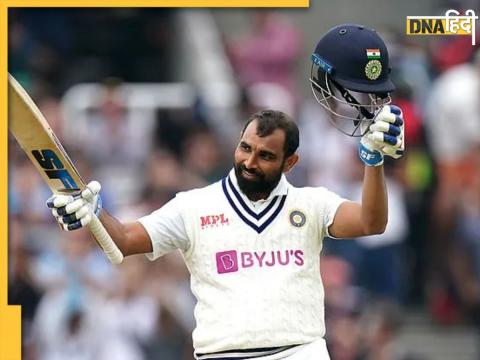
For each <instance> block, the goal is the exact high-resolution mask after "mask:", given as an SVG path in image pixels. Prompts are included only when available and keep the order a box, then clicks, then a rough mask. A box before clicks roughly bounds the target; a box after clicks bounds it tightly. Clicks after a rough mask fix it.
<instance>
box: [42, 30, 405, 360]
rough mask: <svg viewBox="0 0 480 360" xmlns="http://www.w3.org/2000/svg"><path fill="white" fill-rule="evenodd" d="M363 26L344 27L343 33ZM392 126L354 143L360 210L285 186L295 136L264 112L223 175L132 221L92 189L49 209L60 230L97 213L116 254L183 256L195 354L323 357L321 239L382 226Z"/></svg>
mask: <svg viewBox="0 0 480 360" xmlns="http://www.w3.org/2000/svg"><path fill="white" fill-rule="evenodd" d="M361 30H362V31H363V28H362V29H360V30H359V29H358V28H357V27H349V28H348V31H349V34H350V33H355V32H356V31H361ZM335 33H337V30H335ZM339 34H340V36H343V35H344V34H345V32H342V31H340V32H339ZM351 43H352V42H351V41H350V40H349V41H348V44H351ZM353 43H354V44H357V43H355V42H353ZM373 46H376V44H375V43H374V44H373ZM360 50H361V51H360V55H361V56H364V57H365V58H367V56H366V55H365V49H364V48H361V49H360ZM377 50H378V49H376V51H374V52H373V53H374V56H375V57H377V56H380V55H377V53H378V51H377ZM381 51H382V52H383V54H384V53H385V51H384V50H383V48H382V49H381ZM357 53H358V51H357ZM382 61H383V60H382ZM317 63H318V61H317ZM320 64H321V65H322V66H324V65H323V64H322V63H320ZM384 65H385V64H384ZM324 68H325V66H324ZM360 70H361V74H363V73H364V69H363V68H362V69H360ZM331 73H333V72H331ZM361 74H360V75H361ZM362 76H364V75H362ZM371 77H372V76H371ZM355 106H357V107H358V108H359V109H361V110H362V111H363V112H364V113H366V112H365V111H366V109H364V108H362V105H360V104H358V103H357V104H356V105H355ZM354 120H355V121H354V123H355V124H356V123H358V119H354ZM372 121H373V120H372ZM402 124H403V120H402V119H401V112H400V110H399V109H398V108H397V107H394V106H389V105H384V106H382V107H380V108H378V109H377V110H376V111H375V120H374V121H373V125H372V126H371V127H369V130H368V131H367V132H366V134H365V135H364V136H363V137H362V140H361V144H360V147H359V155H360V158H361V159H362V161H363V162H364V163H365V165H366V166H365V172H364V179H363V196H362V201H361V203H355V202H351V201H347V200H345V199H342V198H341V197H339V196H338V195H336V194H334V193H332V192H330V191H329V190H327V189H326V188H323V187H318V188H314V187H305V188H297V187H294V186H292V185H291V184H289V182H288V181H287V179H286V177H285V175H284V174H285V173H287V172H289V171H290V170H291V169H292V168H293V167H294V166H295V164H296V163H297V162H298V160H299V157H298V155H297V154H296V150H297V148H298V146H299V132H298V128H297V125H296V124H295V123H294V122H293V121H292V119H290V118H289V117H288V116H287V115H286V114H284V113H282V112H280V111H274V110H266V111H260V112H258V113H256V114H254V115H253V116H252V117H251V118H250V119H249V120H248V121H247V123H246V124H245V127H244V128H243V130H242V132H241V137H240V140H239V143H238V145H237V148H236V150H235V156H234V168H233V169H232V171H230V173H229V174H228V175H227V176H226V177H225V178H224V179H222V180H221V181H219V182H217V183H214V184H211V185H209V186H207V187H204V188H201V189H194V190H190V191H186V192H181V193H178V194H177V195H176V197H175V198H174V199H172V200H171V201H170V202H168V203H167V204H166V205H164V206H163V207H162V208H160V209H158V210H156V211H154V212H153V213H152V214H150V215H147V216H145V217H142V218H140V219H139V220H138V221H136V222H132V223H124V224H122V223H120V222H119V221H118V220H116V219H115V218H113V217H112V216H110V215H109V214H107V213H106V212H105V211H101V206H100V203H101V202H100V201H99V191H100V184H99V183H98V182H92V183H90V184H89V185H88V188H87V189H86V190H85V191H83V192H82V194H81V196H77V197H72V196H65V195H56V196H54V197H52V198H51V199H50V200H49V201H48V202H47V203H48V204H49V206H50V207H52V208H53V209H52V210H53V213H54V215H55V217H56V218H57V221H58V222H59V223H60V224H61V225H62V227H63V228H64V229H65V230H74V229H77V228H80V227H83V226H85V225H87V224H88V223H89V221H90V219H91V216H93V214H94V213H95V214H97V215H98V216H99V218H100V220H101V221H102V223H103V224H104V226H105V228H106V229H107V231H108V233H109V234H110V235H111V237H112V239H113V240H114V241H115V243H116V244H117V246H118V247H119V249H120V250H121V251H122V253H123V254H124V255H125V256H128V255H132V254H142V253H144V254H146V256H147V257H148V258H149V259H150V260H154V259H157V258H158V257H160V256H162V255H164V254H166V253H168V252H171V251H173V250H176V249H179V250H180V251H181V253H182V256H183V258H184V260H185V263H186V265H187V267H188V270H189V271H190V275H191V288H192V292H193V294H194V295H195V297H196V298H197V301H198V302H197V304H196V307H195V318H196V322H197V326H196V329H195V330H194V331H193V335H192V336H193V344H194V348H195V358H196V359H199V360H207V359H262V360H276V359H289V360H313V359H315V360H318V359H321V360H323V359H329V355H328V352H327V349H326V345H325V341H324V339H323V337H324V335H325V324H324V291H323V285H322V281H321V278H320V252H321V250H322V240H323V238H324V237H325V236H330V237H334V238H353V237H358V236H366V235H372V234H379V233H382V232H383V231H384V229H385V227H386V224H387V218H388V215H387V193H386V188H385V181H384V174H383V166H382V164H383V156H384V155H389V154H392V155H393V154H395V153H396V151H397V150H399V151H401V150H403V140H402V139H403V126H402ZM319 141H321V139H319ZM392 155H390V156H392Z"/></svg>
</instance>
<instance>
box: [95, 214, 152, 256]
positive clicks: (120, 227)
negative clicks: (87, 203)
mask: <svg viewBox="0 0 480 360" xmlns="http://www.w3.org/2000/svg"><path fill="white" fill-rule="evenodd" d="M99 219H100V221H101V222H102V224H103V226H104V227H105V229H106V230H107V232H108V233H109V234H110V237H111V238H112V240H113V241H114V242H115V244H117V246H118V248H119V249H120V251H121V252H122V254H123V255H124V256H128V255H133V254H144V253H149V252H151V251H152V245H151V241H150V238H149V237H148V234H147V233H146V231H145V229H144V228H143V226H142V225H141V224H140V223H138V222H133V223H125V224H123V223H121V222H120V221H118V220H117V219H116V218H115V217H113V216H111V215H110V214H109V213H108V212H107V211H105V210H102V212H101V214H100V217H99Z"/></svg>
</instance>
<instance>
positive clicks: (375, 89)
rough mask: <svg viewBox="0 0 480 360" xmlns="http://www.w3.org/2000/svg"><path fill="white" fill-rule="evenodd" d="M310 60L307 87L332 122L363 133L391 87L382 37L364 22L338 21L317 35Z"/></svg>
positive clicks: (345, 130)
mask: <svg viewBox="0 0 480 360" xmlns="http://www.w3.org/2000/svg"><path fill="white" fill-rule="evenodd" d="M311 60H312V67H311V73H310V84H311V88H312V91H313V94H314V96H315V99H316V100H317V101H318V102H319V104H320V105H322V106H323V107H324V108H325V109H326V110H327V112H328V115H329V118H330V120H331V122H332V124H333V125H334V126H335V127H336V128H337V129H339V130H340V131H342V132H343V133H345V134H347V135H350V136H363V134H364V133H365V132H366V131H368V127H369V126H370V124H371V123H372V121H373V118H374V115H375V113H376V112H378V110H379V109H380V108H381V107H382V106H383V105H385V104H388V103H389V102H390V96H389V93H390V92H392V91H393V90H395V86H394V85H393V83H392V81H391V80H390V68H389V64H388V50H387V47H386V45H385V43H384V41H383V40H382V39H381V38H380V36H379V35H378V34H377V32H376V31H375V30H373V29H369V28H367V27H365V26H362V25H356V24H343V25H338V26H335V27H334V28H332V29H330V30H329V31H328V32H327V33H326V34H325V35H324V36H323V37H322V38H321V39H320V41H319V42H318V44H317V46H316V47H315V51H314V52H313V54H312V56H311Z"/></svg>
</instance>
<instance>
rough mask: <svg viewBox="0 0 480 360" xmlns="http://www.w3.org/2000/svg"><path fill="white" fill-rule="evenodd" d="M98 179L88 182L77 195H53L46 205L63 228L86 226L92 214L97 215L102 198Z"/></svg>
mask: <svg viewBox="0 0 480 360" xmlns="http://www.w3.org/2000/svg"><path fill="white" fill-rule="evenodd" d="M101 188H102V186H101V185H100V183H99V182H98V181H92V182H90V183H89V184H88V185H87V187H86V189H85V190H83V191H82V192H81V193H80V194H77V195H53V196H52V197H51V198H49V199H48V200H47V206H48V207H49V208H50V209H52V214H53V216H54V217H55V219H56V220H57V222H58V224H59V225H60V227H61V228H62V229H63V230H66V231H71V230H76V229H80V228H82V227H85V226H87V225H88V224H89V223H90V221H91V220H92V216H97V217H98V216H99V215H100V212H101V210H102V198H101V197H100V194H99V193H100V189H101Z"/></svg>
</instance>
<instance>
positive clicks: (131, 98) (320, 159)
mask: <svg viewBox="0 0 480 360" xmlns="http://www.w3.org/2000/svg"><path fill="white" fill-rule="evenodd" d="M311 3H312V4H311V8H310V9H286V10H278V11H276V10H275V11H266V10H258V9H256V10H255V9H216V10H202V9H182V10H179V9H158V8H157V9H127V8H118V9H46V8H45V9H42V8H31V9H22V8H10V10H9V14H8V15H9V20H8V21H9V55H8V56H9V65H8V66H9V71H10V72H11V73H12V74H13V75H14V76H15V77H16V78H17V79H18V80H20V82H21V83H22V84H23V85H24V86H25V87H26V88H27V89H28V91H29V92H30V93H31V94H32V95H33V97H34V99H35V100H36V102H37V104H38V105H39V107H40V109H41V110H42V112H43V113H44V114H45V116H46V117H47V118H48V120H49V122H50V124H51V125H52V127H53V128H54V130H55V132H56V133H57V134H58V136H59V137H60V138H61V139H62V142H64V144H65V146H66V148H67V151H68V152H69V153H70V155H71V157H72V158H73V160H74V162H75V163H76V164H77V166H78V167H79V170H80V172H81V173H82V174H83V175H84V177H85V178H86V179H88V180H92V179H97V180H99V181H100V182H101V183H102V184H103V187H104V189H103V197H104V202H105V207H106V208H107V209H108V210H109V211H110V212H112V213H113V214H114V215H116V216H118V217H119V218H121V219H124V220H127V219H135V218H136V217H138V216H140V215H143V214H146V213H149V212H150V211H152V210H154V209H156V208H158V207H159V206H161V205H162V204H163V203H165V202H166V201H167V200H168V199H169V198H171V197H172V196H173V195H174V194H175V192H178V191H180V190H184V189H189V188H192V187H196V186H202V185H203V184H206V183H208V182H211V181H215V180H217V179H220V177H221V176H222V175H223V174H225V172H226V171H228V169H229V168H230V167H231V165H232V150H233V148H234V146H235V143H236V140H237V137H238V134H239V129H240V126H241V124H242V121H243V119H245V118H246V117H247V116H248V115H249V114H251V113H252V112H253V111H254V110H256V109H259V108H264V107H273V108H277V109H280V110H284V111H286V112H288V113H289V114H291V115H292V116H293V117H294V118H295V119H297V121H298V124H299V126H300V131H301V150H300V155H301V162H300V165H299V166H298V168H297V169H296V171H295V172H294V173H292V174H291V175H290V180H291V181H292V182H293V183H294V184H295V185H298V186H302V185H313V186H315V185H324V186H327V187H329V188H331V189H332V190H335V191H337V192H339V193H341V194H342V195H344V196H347V197H350V198H352V199H354V198H358V196H359V186H360V181H361V179H360V175H361V165H360V162H359V161H358V160H357V158H356V152H355V142H354V140H352V139H350V138H347V137H346V136H344V135H342V134H340V133H339V132H337V131H336V130H335V129H333V128H332V127H331V126H330V125H329V124H328V122H327V121H326V119H325V114H324V113H323V112H322V110H321V108H320V107H319V106H317V105H316V104H315V103H314V100H313V96H311V94H310V93H309V91H310V90H309V84H308V75H309V71H310V65H309V55H310V52H311V51H312V49H313V47H314V46H315V44H316V42H317V41H318V39H319V37H320V36H321V34H323V33H324V32H325V31H326V30H328V29H329V28H330V27H331V26H333V25H336V24H338V23H343V22H354V23H363V24H365V25H368V26H372V27H375V28H376V29H377V30H378V31H380V32H381V34H382V36H383V37H384V38H385V39H386V40H387V42H388V47H389V50H390V56H391V66H392V68H393V70H392V73H393V76H394V80H395V82H396V84H397V87H398V91H397V92H396V93H395V94H394V102H395V103H397V104H399V105H400V106H402V107H403V109H404V111H405V117H406V119H407V124H406V139H407V154H406V156H405V157H404V158H403V159H402V160H400V161H396V162H389V163H387V164H386V170H387V174H388V182H389V193H390V222H389V225H388V228H387V231H386V233H385V234H384V235H382V236H377V237H372V238H368V239H359V240H356V241H352V242H347V241H333V240H330V239H329V240H326V242H325V247H324V252H323V254H322V256H323V259H322V276H323V281H324V285H325V288H326V307H327V341H328V344H329V349H330V352H331V356H332V359H333V360H360V359H365V360H366V359H369V360H377V359H378V360H389V359H392V360H397V359H403V360H405V359H426V360H427V359H431V360H437V359H439V360H441V359H449V360H450V359H456V360H463V359H465V360H467V359H468V360H473V359H479V358H480V352H479V345H480V342H479V340H480V335H479V331H478V329H479V326H480V57H479V56H478V55H477V56H476V57H475V55H474V50H475V48H474V47H472V45H471V44H470V42H471V39H470V37H406V36H405V35H404V28H405V17H406V16H407V15H443V14H444V13H445V11H446V10H447V9H449V8H454V9H457V10H461V9H469V8H471V9H474V10H480V6H479V5H480V4H479V2H478V1H453V2H447V1H439V0H428V1H413V0H408V1H403V2H400V1H398V2H385V1H381V0H368V1H362V2H360V1H357V2H356V1H350V0H337V1H335V2H325V4H323V3H322V4H319V3H320V2H316V1H311ZM478 12H479V11H477V14H478ZM477 24H478V23H477ZM477 33H478V28H477ZM478 43H480V39H477V44H478ZM477 54H478V52H477ZM9 145H10V147H9V159H10V161H9V178H10V185H9V214H10V215H9V221H10V222H9V226H10V230H9V241H10V247H9V251H10V254H9V259H10V261H9V302H10V304H21V305H22V309H23V358H24V359H42V360H43V359H45V360H47V359H48V360H57V359H62V360H63V359H74V360H77V359H78V360H89V359H95V360H98V359H99V360H102V359H109V360H117V359H118V360H122V359H126V360H136V359H161V360H170V359H172V360H183V359H192V345H191V340H190V334H191V331H192V329H193V327H194V319H193V306H194V304H195V300H194V298H193V297H192V295H191V293H190V290H189V283H188V282H189V280H188V274H187V272H186V269H185V267H184V265H183V263H182V260H181V258H180V256H179V255H178V254H171V255H168V256H166V257H165V258H163V259H161V260H158V261H155V262H152V263H149V262H148V261H147V260H146V259H145V258H144V257H143V256H136V257H132V258H129V259H127V260H126V261H125V263H124V264H122V265H121V266H118V267H113V266H111V265H110V264H109V263H108V261H107V260H106V258H105V257H104V256H103V254H102V253H101V252H100V251H99V250H98V249H97V248H96V246H95V245H94V244H93V242H92V241H91V240H90V238H89V236H88V234H86V233H85V232H72V233H68V234H67V233H64V232H61V231H60V230H59V229H58V227H57V226H56V225H55V224H54V221H53V218H52V216H51V215H50V214H49V211H48V210H47V208H46V207H45V206H44V203H45V200H46V199H47V198H48V197H49V190H48V189H47V188H46V187H45V186H44V185H43V183H42V182H41V179H40V177H39V176H38V174H37V173H36V171H35V170H34V168H33V166H31V164H30V163H29V162H28V160H27V159H26V157H25V156H24V154H23V153H22V152H21V151H20V150H19V148H18V146H17V145H16V144H15V142H14V141H13V140H12V139H10V140H9Z"/></svg>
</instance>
